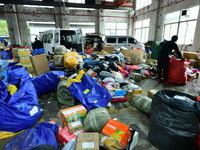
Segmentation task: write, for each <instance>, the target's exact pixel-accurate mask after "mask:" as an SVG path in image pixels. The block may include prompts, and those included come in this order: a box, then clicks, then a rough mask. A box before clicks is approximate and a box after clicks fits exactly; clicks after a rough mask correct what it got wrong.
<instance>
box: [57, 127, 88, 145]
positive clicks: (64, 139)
mask: <svg viewBox="0 0 200 150" xmlns="http://www.w3.org/2000/svg"><path fill="white" fill-rule="evenodd" d="M83 132H84V130H80V131H77V132H74V133H69V128H68V126H66V127H64V128H63V129H61V130H59V131H58V135H57V139H58V144H59V145H60V146H62V147H63V146H64V145H65V144H67V143H68V142H69V141H70V140H71V139H76V137H77V135H78V134H80V133H83Z"/></svg>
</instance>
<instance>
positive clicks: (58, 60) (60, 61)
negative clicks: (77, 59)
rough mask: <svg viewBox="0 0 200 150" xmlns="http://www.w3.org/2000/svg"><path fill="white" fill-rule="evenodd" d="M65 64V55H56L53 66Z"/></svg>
mask: <svg viewBox="0 0 200 150" xmlns="http://www.w3.org/2000/svg"><path fill="white" fill-rule="evenodd" d="M63 65H64V60H63V55H54V56H53V66H63Z"/></svg>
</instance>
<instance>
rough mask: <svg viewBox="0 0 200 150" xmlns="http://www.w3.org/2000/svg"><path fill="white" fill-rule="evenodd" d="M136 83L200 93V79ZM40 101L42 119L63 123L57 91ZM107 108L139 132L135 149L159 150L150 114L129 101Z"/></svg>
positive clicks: (2, 142)
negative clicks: (152, 139)
mask: <svg viewBox="0 0 200 150" xmlns="http://www.w3.org/2000/svg"><path fill="white" fill-rule="evenodd" d="M136 84H137V85H139V86H140V87H141V88H142V90H143V94H144V95H147V92H148V91H149V90H151V89H158V90H162V89H171V90H177V91H181V92H184V93H188V94H191V95H194V96H199V95H200V79H195V80H193V81H188V83H187V84H186V85H182V86H177V85H176V86H174V85H167V86H166V85H163V84H158V82H157V80H156V79H153V78H147V79H143V80H142V81H140V82H137V83H136ZM39 103H40V107H41V108H43V109H44V111H43V113H42V119H43V120H44V121H50V120H55V121H56V122H58V123H60V124H61V118H60V113H59V110H60V109H63V106H61V105H60V104H59V103H58V101H57V100H56V92H51V93H48V94H45V95H42V96H39ZM107 109H108V111H109V113H110V116H111V118H117V119H118V121H120V122H122V123H124V124H127V125H129V126H130V127H131V128H133V129H135V130H136V131H138V132H139V141H138V144H137V145H136V147H135V148H134V149H133V150H158V149H157V148H156V147H154V146H153V145H152V144H151V143H149V142H148V139H147V135H148V131H149V125H150V120H149V116H147V115H146V114H144V113H143V112H140V111H139V110H138V109H136V108H134V107H133V106H132V105H131V104H130V103H129V102H117V103H112V106H111V107H107ZM10 139H12V138H7V139H3V140H0V150H3V148H4V146H5V145H6V144H7V143H8V142H9V141H10Z"/></svg>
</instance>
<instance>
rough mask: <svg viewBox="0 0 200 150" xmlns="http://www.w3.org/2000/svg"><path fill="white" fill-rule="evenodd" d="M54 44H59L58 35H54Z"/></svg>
mask: <svg viewBox="0 0 200 150" xmlns="http://www.w3.org/2000/svg"><path fill="white" fill-rule="evenodd" d="M55 43H59V35H58V33H56V34H55Z"/></svg>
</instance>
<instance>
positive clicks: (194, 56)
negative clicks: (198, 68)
mask: <svg viewBox="0 0 200 150" xmlns="http://www.w3.org/2000/svg"><path fill="white" fill-rule="evenodd" d="M182 55H183V57H184V58H186V59H197V57H198V53H195V52H182Z"/></svg>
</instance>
